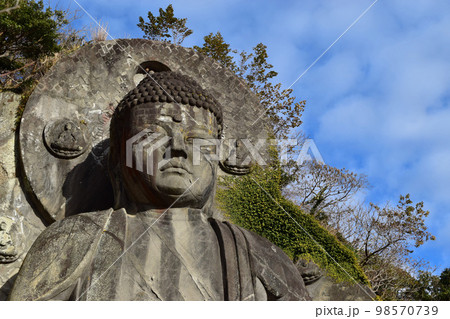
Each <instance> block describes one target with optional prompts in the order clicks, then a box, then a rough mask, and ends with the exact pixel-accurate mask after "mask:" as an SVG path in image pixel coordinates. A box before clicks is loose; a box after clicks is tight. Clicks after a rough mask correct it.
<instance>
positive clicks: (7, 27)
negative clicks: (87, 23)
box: [0, 0, 68, 89]
mask: <svg viewBox="0 0 450 319" xmlns="http://www.w3.org/2000/svg"><path fill="white" fill-rule="evenodd" d="M15 3H16V2H15V1H12V0H3V1H0V10H6V9H7V8H11V7H13V6H14V5H15ZM67 23H68V21H67V19H66V18H65V12H64V11H61V10H52V9H51V8H44V4H43V1H30V0H20V1H19V5H18V7H17V8H15V9H13V10H9V11H4V12H2V13H0V81H1V85H2V89H18V88H20V87H21V86H22V84H24V83H27V82H29V81H31V80H32V79H33V78H35V77H36V75H37V74H38V73H39V75H42V74H43V72H40V67H41V66H42V62H43V61H42V59H43V58H45V57H47V56H52V55H53V54H54V53H56V52H59V51H61V49H62V47H61V45H60V44H59V39H60V33H59V30H60V28H61V27H63V26H64V25H66V24H67Z"/></svg>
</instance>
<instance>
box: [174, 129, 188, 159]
mask: <svg viewBox="0 0 450 319" xmlns="http://www.w3.org/2000/svg"><path fill="white" fill-rule="evenodd" d="M170 141H171V143H170V147H171V157H184V158H187V149H186V143H185V141H184V135H183V134H182V132H174V134H173V136H172V139H171V140H170Z"/></svg>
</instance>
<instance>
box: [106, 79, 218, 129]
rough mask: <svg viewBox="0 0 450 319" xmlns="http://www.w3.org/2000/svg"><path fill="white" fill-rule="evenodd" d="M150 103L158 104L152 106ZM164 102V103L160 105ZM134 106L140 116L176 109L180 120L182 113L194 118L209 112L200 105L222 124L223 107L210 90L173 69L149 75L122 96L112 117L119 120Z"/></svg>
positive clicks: (150, 116) (154, 114) (174, 110)
mask: <svg viewBox="0 0 450 319" xmlns="http://www.w3.org/2000/svg"><path fill="white" fill-rule="evenodd" d="M167 104H170V105H176V107H175V106H173V107H168V106H166V105H167ZM151 105H155V106H159V107H157V108H155V109H153V110H152V107H151ZM161 106H164V107H162V108H161ZM135 108H136V111H137V110H138V109H139V111H138V112H137V113H140V114H141V115H140V117H149V119H151V118H152V117H154V116H157V113H159V111H162V110H163V109H164V110H166V112H172V113H173V115H174V117H173V119H174V120H181V119H182V118H179V116H181V115H182V114H186V113H187V114H188V115H189V116H190V117H191V119H197V117H198V116H199V115H200V114H208V113H205V112H203V111H202V112H199V109H200V110H207V111H209V112H210V113H212V114H214V117H215V118H216V121H217V123H218V124H219V125H221V124H222V108H221V106H220V104H219V103H218V102H217V101H216V100H215V99H214V98H213V97H212V96H211V94H209V93H208V92H207V91H205V90H204V89H203V88H202V87H201V86H200V85H199V84H198V83H197V82H196V81H195V80H193V79H192V78H190V77H188V76H185V75H182V74H179V73H176V72H172V71H164V72H158V73H154V74H151V75H148V76H146V77H145V78H144V79H143V80H142V81H141V82H140V83H139V84H138V86H137V87H136V88H134V89H133V90H131V91H130V92H129V93H128V94H127V95H126V96H125V97H124V98H123V99H122V101H121V102H120V103H119V105H118V106H117V108H116V110H115V112H114V115H113V118H112V121H117V120H118V119H120V118H122V117H123V116H124V114H126V113H128V112H129V111H130V110H132V109H135ZM183 111H184V112H183ZM133 113H135V114H137V113H136V112H133ZM168 116H169V115H168ZM199 119H200V118H199Z"/></svg>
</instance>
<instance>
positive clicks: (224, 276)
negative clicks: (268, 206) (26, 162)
mask: <svg viewBox="0 0 450 319" xmlns="http://www.w3.org/2000/svg"><path fill="white" fill-rule="evenodd" d="M10 300H309V296H308V294H307V292H306V289H305V285H304V283H303V280H302V277H301V276H300V274H299V273H298V271H297V269H296V268H295V266H294V265H293V263H292V262H291V260H290V259H289V258H288V257H287V256H286V255H285V254H284V252H283V251H282V250H281V249H280V248H278V247H276V246H275V245H273V244H272V243H270V242H269V241H267V240H266V239H264V238H262V237H260V236H258V235H256V234H254V233H252V232H250V231H247V230H245V229H243V228H240V227H237V226H235V225H232V224H230V223H227V222H220V221H217V220H214V219H212V218H207V217H206V216H205V215H204V214H203V213H202V212H201V211H200V210H196V209H190V210H189V213H188V214H185V216H172V215H171V214H170V213H169V212H168V213H167V214H163V215H160V214H156V213H139V214H137V215H128V214H127V213H126V211H125V210H124V209H120V210H116V211H114V210H112V209H111V210H107V211H101V212H95V213H85V214H80V215H76V216H72V217H68V218H66V219H64V220H62V221H59V222H55V223H54V224H52V225H51V226H49V227H48V228H47V229H46V230H45V231H44V232H43V233H42V234H41V235H40V236H39V237H38V239H37V240H36V242H35V243H34V244H33V246H32V247H31V249H30V251H29V252H28V254H27V256H26V258H25V260H24V263H23V265H22V267H21V269H20V271H19V274H18V277H17V279H16V282H15V284H14V287H13V289H12V291H11V294H10Z"/></svg>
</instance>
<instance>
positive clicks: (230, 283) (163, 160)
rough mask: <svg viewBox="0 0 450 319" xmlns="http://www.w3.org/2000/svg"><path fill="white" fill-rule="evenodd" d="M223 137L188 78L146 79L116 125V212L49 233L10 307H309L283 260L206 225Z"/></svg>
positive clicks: (226, 226) (250, 239)
mask: <svg viewBox="0 0 450 319" xmlns="http://www.w3.org/2000/svg"><path fill="white" fill-rule="evenodd" d="M221 127H222V109H221V106H220V105H219V103H218V102H217V101H216V100H215V99H214V98H213V97H212V96H211V95H210V94H209V93H208V92H206V91H205V90H203V89H202V88H201V87H200V86H199V85H198V84H197V83H196V82H195V81H194V80H192V79H191V78H189V77H187V76H184V75H181V74H178V73H175V72H171V71H164V72H158V73H155V74H153V75H152V76H151V77H148V76H147V77H145V78H144V79H143V80H142V81H141V82H140V83H139V85H138V86H137V87H136V88H135V89H133V90H132V91H130V92H129V93H128V94H127V95H126V96H125V97H124V98H123V100H122V101H121V102H120V103H119V105H118V106H117V108H116V109H115V111H114V114H113V117H112V120H111V125H110V154H109V174H110V177H111V180H112V184H113V188H114V198H115V204H114V207H113V208H111V209H109V210H105V211H98V212H90V213H83V214H78V215H74V216H71V217H67V218H65V219H63V220H61V221H57V222H55V223H53V224H52V225H51V226H49V227H48V228H47V229H46V230H45V231H44V232H43V233H42V234H41V235H40V236H39V237H38V239H37V240H36V241H35V243H34V244H33V246H32V248H31V249H30V251H29V252H28V254H27V256H26V258H25V260H24V263H23V265H22V267H21V269H20V271H19V274H18V277H17V279H16V281H15V284H14V287H13V289H12V292H11V294H10V300H309V296H308V294H307V291H306V289H305V285H304V282H303V279H302V277H301V275H300V273H299V272H298V270H297V269H296V267H295V266H294V264H293V263H292V262H291V260H290V259H289V258H288V257H287V256H286V255H285V254H284V253H283V251H282V250H281V249H280V248H278V247H276V246H275V245H273V244H272V243H270V242H269V241H268V240H266V239H264V238H262V237H260V236H258V235H256V234H254V233H252V232H250V231H247V230H245V229H243V228H240V227H238V226H236V225H233V224H231V223H228V222H222V221H219V220H217V219H214V218H213V210H214V206H213V199H214V190H215V183H216V180H217V169H218V161H217V160H216V159H215V158H214V156H213V155H214V154H215V153H216V151H217V150H216V147H218V146H217V145H211V144H208V143H202V141H206V142H208V141H211V140H212V141H217V140H220V136H221V130H222V128H221ZM199 141H200V143H199ZM196 143H197V145H206V146H201V147H196V146H195V145H196Z"/></svg>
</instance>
